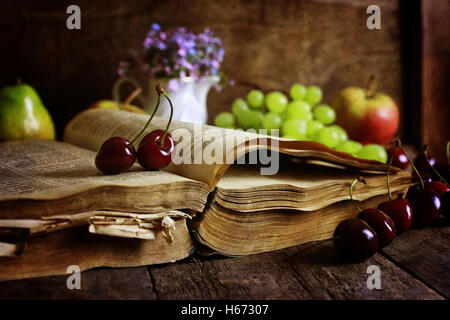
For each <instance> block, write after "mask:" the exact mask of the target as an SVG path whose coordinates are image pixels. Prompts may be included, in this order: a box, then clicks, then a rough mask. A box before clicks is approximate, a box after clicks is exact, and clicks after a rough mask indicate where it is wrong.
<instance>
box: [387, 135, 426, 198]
mask: <svg viewBox="0 0 450 320" xmlns="http://www.w3.org/2000/svg"><path fill="white" fill-rule="evenodd" d="M394 141H397V143H398V147H399V148H400V150H401V151H402V152H403V153H404V154H405V157H406V159H408V162H409V164H410V165H411V168H412V169H413V170H414V172H415V173H416V175H417V176H418V177H419V180H420V184H421V185H422V189H425V184H424V183H423V179H422V177H421V176H420V173H419V171H418V170H417V168H416V166H415V165H414V163H413V162H412V160H411V158H410V157H409V156H408V154H407V153H406V152H405V151H404V150H403V148H402V143H401V142H400V140H398V139H394Z"/></svg>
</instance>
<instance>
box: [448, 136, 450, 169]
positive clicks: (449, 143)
mask: <svg viewBox="0 0 450 320" xmlns="http://www.w3.org/2000/svg"><path fill="white" fill-rule="evenodd" d="M447 164H448V165H450V141H447Z"/></svg>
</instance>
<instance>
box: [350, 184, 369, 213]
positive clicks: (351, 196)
mask: <svg viewBox="0 0 450 320" xmlns="http://www.w3.org/2000/svg"><path fill="white" fill-rule="evenodd" d="M357 182H363V183H366V180H365V179H364V178H363V177H358V178H356V179H355V180H353V182H352V184H351V185H350V189H349V193H350V199H352V201H353V204H354V205H355V207H356V209H357V210H358V212H361V211H362V210H361V208H360V207H359V206H358V204H357V203H356V200H355V199H353V187H354V186H355V184H356V183H357Z"/></svg>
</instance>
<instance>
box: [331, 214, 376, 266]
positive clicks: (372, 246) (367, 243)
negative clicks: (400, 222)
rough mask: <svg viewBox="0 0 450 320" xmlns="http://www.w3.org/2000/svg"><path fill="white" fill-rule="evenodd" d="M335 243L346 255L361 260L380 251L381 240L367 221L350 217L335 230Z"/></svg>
mask: <svg viewBox="0 0 450 320" xmlns="http://www.w3.org/2000/svg"><path fill="white" fill-rule="evenodd" d="M333 244H334V246H335V247H336V249H338V250H339V252H341V253H342V254H343V255H344V256H346V257H347V258H350V259H352V260H356V261H361V260H365V259H367V258H370V257H371V256H373V255H374V254H375V252H377V251H378V249H379V247H380V242H379V239H378V235H377V234H376V232H375V231H374V230H373V229H372V228H371V227H370V226H369V225H368V224H367V222H365V221H363V220H361V219H357V218H350V219H347V220H344V221H342V222H341V223H339V225H338V226H337V228H336V230H335V231H334V236H333Z"/></svg>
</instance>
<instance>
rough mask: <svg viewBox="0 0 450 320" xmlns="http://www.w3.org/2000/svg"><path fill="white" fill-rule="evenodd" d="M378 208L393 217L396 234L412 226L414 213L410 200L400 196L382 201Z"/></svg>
mask: <svg viewBox="0 0 450 320" xmlns="http://www.w3.org/2000/svg"><path fill="white" fill-rule="evenodd" d="M378 209H379V210H381V211H383V212H384V213H386V214H387V215H388V216H389V217H391V218H392V220H393V221H394V225H395V231H396V234H401V233H403V232H405V231H407V230H408V229H409V227H411V223H412V220H413V214H412V208H411V204H410V203H409V202H408V200H406V199H402V198H398V199H393V200H390V201H386V202H382V203H380V204H379V205H378Z"/></svg>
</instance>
